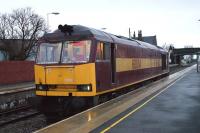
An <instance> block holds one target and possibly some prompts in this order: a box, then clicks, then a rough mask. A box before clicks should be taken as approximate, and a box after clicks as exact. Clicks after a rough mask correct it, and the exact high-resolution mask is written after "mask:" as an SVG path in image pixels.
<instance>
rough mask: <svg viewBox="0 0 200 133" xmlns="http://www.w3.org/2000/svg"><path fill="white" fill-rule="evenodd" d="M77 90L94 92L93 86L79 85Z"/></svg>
mask: <svg viewBox="0 0 200 133" xmlns="http://www.w3.org/2000/svg"><path fill="white" fill-rule="evenodd" d="M77 88H78V90H79V91H92V87H91V85H78V86H77Z"/></svg>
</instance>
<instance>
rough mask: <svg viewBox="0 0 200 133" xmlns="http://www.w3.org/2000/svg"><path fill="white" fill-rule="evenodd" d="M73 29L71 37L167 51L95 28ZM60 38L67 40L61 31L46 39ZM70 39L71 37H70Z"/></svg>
mask: <svg viewBox="0 0 200 133" xmlns="http://www.w3.org/2000/svg"><path fill="white" fill-rule="evenodd" d="M71 27H73V32H72V33H71V36H76V37H77V36H87V37H94V38H95V39H97V40H100V41H106V42H110V43H116V44H124V45H134V46H137V47H142V48H149V49H154V50H159V51H163V52H164V51H165V50H164V49H162V48H161V47H159V46H155V45H152V44H149V43H146V42H142V41H138V40H134V39H129V38H126V37H123V36H116V35H113V34H110V33H106V32H104V31H101V30H97V29H94V28H89V27H85V26H82V25H71ZM58 37H59V38H60V39H63V40H64V38H66V35H65V34H64V33H62V32H61V31H60V30H56V31H54V32H53V33H48V34H45V38H58ZM68 37H70V36H69V35H68Z"/></svg>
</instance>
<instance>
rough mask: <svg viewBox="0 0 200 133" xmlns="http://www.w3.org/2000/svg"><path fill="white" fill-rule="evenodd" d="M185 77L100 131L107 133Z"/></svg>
mask: <svg viewBox="0 0 200 133" xmlns="http://www.w3.org/2000/svg"><path fill="white" fill-rule="evenodd" d="M183 77H184V76H181V77H180V78H178V79H177V80H176V81H175V82H173V83H172V84H170V85H169V86H167V87H166V88H164V89H163V90H161V91H160V92H158V93H157V94H155V95H154V96H152V97H151V98H150V99H148V100H147V101H146V102H144V103H143V104H141V105H140V106H139V107H137V108H135V109H134V110H132V111H131V112H129V113H128V114H126V115H125V116H124V117H122V118H120V119H119V120H117V121H116V122H114V123H113V124H112V125H110V126H109V127H107V128H105V129H104V130H102V131H101V132H100V133H105V132H107V131H108V130H110V129H111V128H112V127H114V126H115V125H117V124H119V123H120V122H121V121H123V120H124V119H126V118H127V117H129V116H130V115H131V114H133V113H135V112H136V111H138V110H139V109H141V108H142V107H143V106H144V105H146V104H147V103H149V102H150V101H151V100H153V99H154V98H155V97H157V96H158V95H160V94H161V93H162V92H164V91H165V90H167V89H168V88H169V87H170V86H172V85H174V84H175V83H176V82H177V81H178V80H180V79H182V78H183Z"/></svg>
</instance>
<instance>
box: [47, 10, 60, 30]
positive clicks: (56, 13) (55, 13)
mask: <svg viewBox="0 0 200 133" xmlns="http://www.w3.org/2000/svg"><path fill="white" fill-rule="evenodd" d="M50 14H53V15H59V14H60V13H59V12H51V13H47V31H49V15H50Z"/></svg>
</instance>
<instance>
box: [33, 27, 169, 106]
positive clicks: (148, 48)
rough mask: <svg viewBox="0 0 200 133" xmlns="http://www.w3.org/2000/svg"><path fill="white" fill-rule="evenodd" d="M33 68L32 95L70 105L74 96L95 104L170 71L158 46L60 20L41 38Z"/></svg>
mask: <svg viewBox="0 0 200 133" xmlns="http://www.w3.org/2000/svg"><path fill="white" fill-rule="evenodd" d="M34 69H35V84H36V95H37V96H39V97H41V98H42V103H43V106H44V108H46V109H47V106H48V107H49V106H51V105H53V104H54V106H53V108H52V109H58V108H59V107H58V105H62V106H63V107H62V108H68V107H69V102H70V103H71V102H72V101H74V100H75V101H76V99H81V101H83V100H84V101H86V102H85V103H92V104H96V103H97V102H98V99H99V97H101V96H103V95H104V96H105V95H106V94H110V93H114V92H116V91H119V90H123V89H126V87H127V86H130V85H134V84H137V83H141V82H143V81H146V80H149V79H152V78H155V77H158V76H162V75H167V74H168V73H169V66H168V53H167V52H166V51H165V50H163V49H162V48H160V47H158V46H154V45H151V44H148V43H145V42H142V41H138V40H134V39H129V38H126V37H122V36H116V35H113V34H110V33H106V32H104V31H100V30H97V29H93V28H88V27H85V26H81V25H64V26H62V25H59V27H58V30H56V31H54V32H53V33H48V34H45V35H44V36H43V37H41V38H40V39H39V41H38V52H37V58H36V64H35V68H34ZM74 104H76V103H74ZM47 110H49V109H47ZM50 110H51V109H50Z"/></svg>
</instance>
